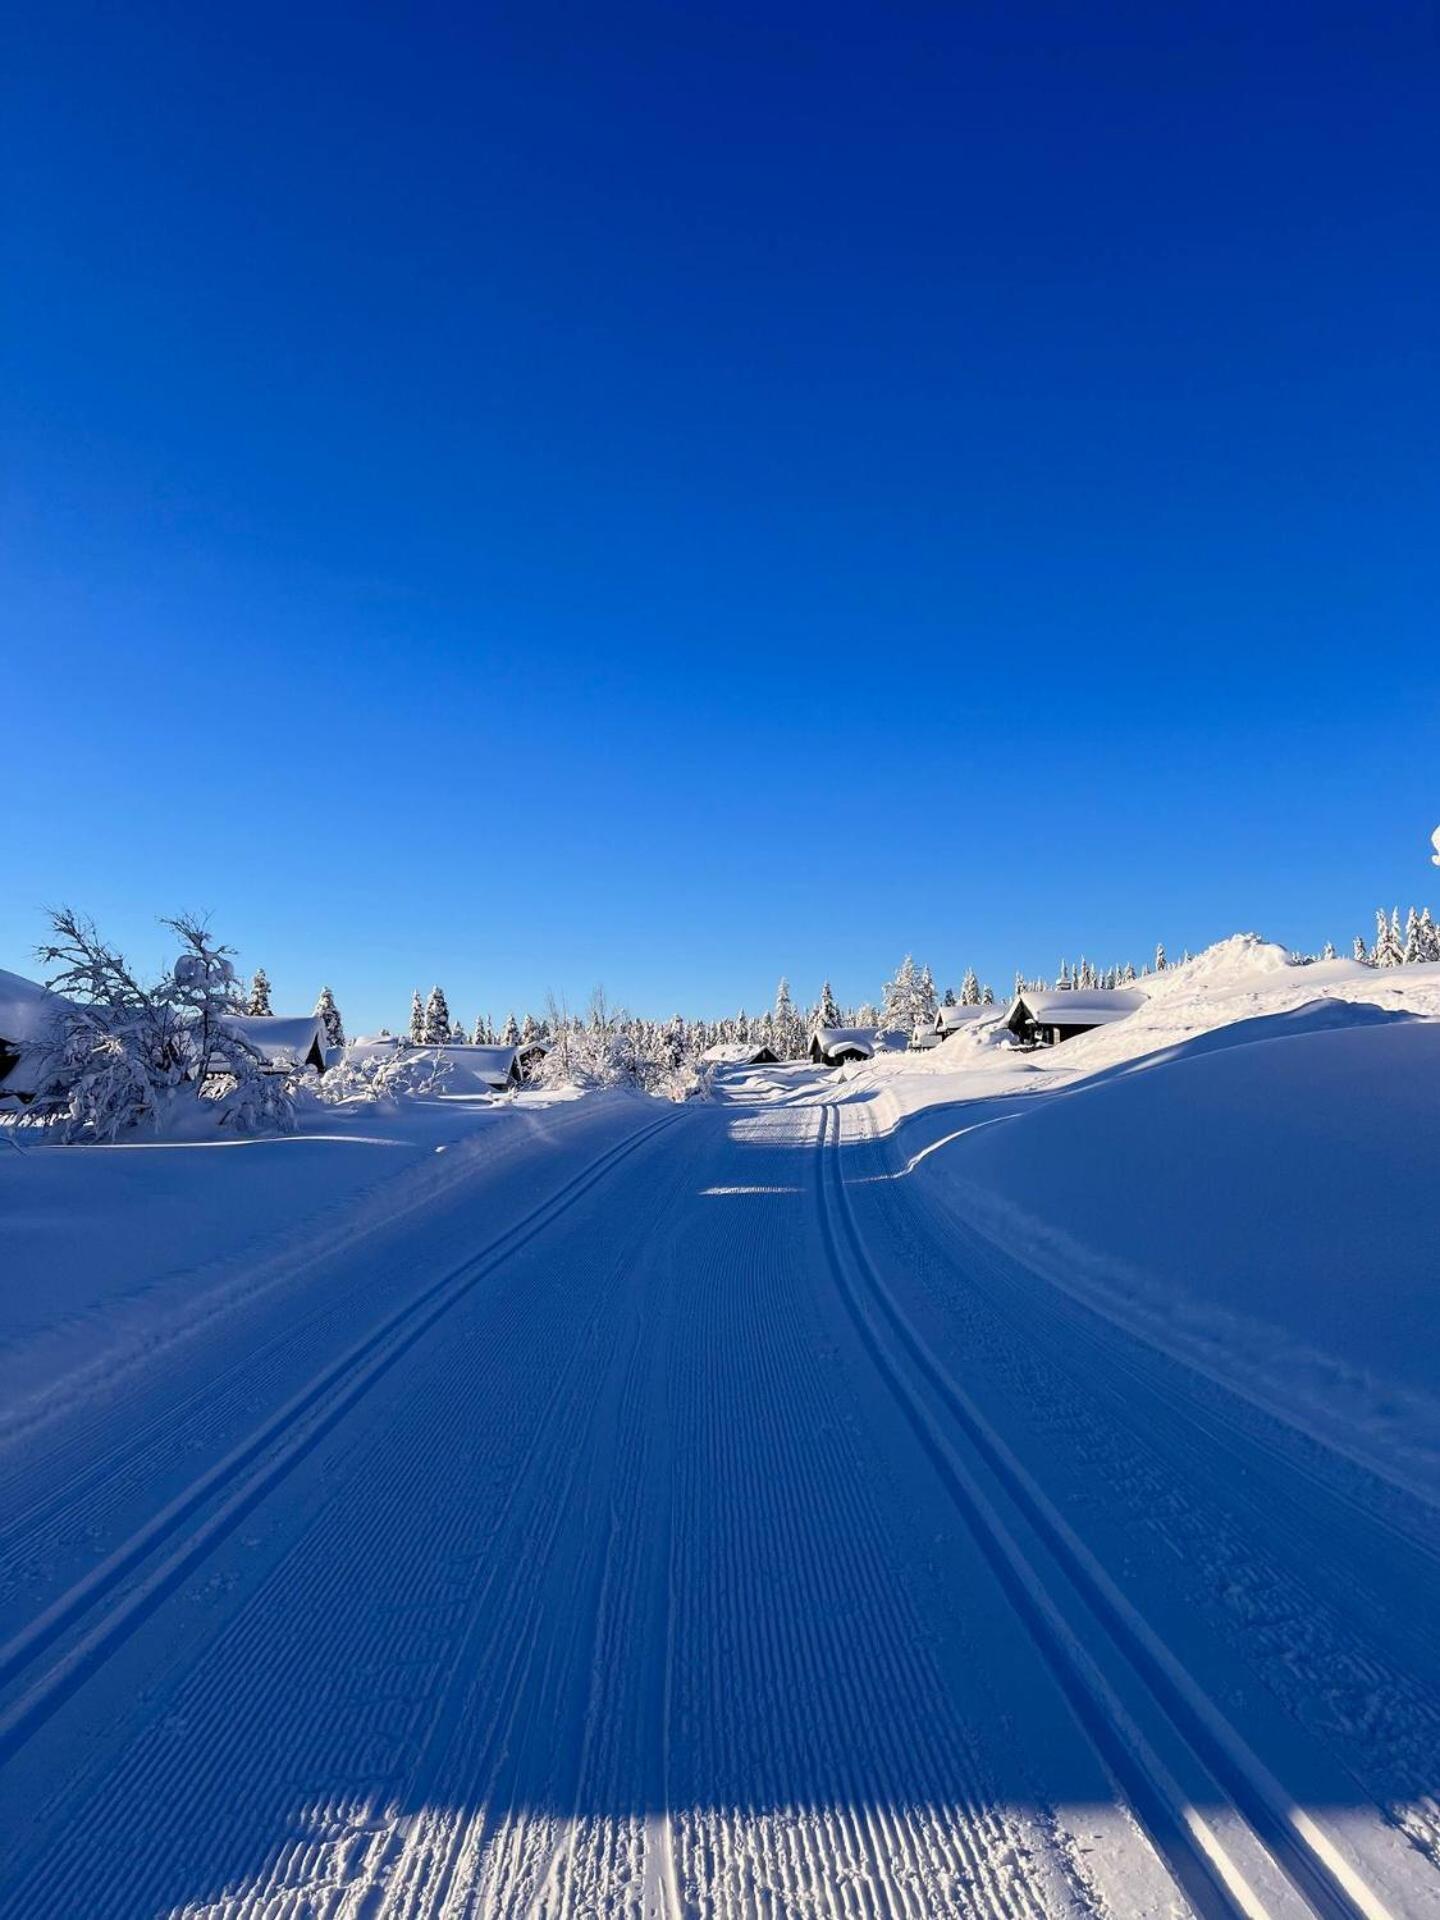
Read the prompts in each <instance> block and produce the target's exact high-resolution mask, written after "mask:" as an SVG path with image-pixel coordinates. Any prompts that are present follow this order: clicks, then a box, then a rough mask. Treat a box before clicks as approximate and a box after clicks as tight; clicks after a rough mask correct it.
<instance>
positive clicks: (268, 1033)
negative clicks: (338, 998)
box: [221, 1013, 325, 1067]
mask: <svg viewBox="0 0 1440 1920" xmlns="http://www.w3.org/2000/svg"><path fill="white" fill-rule="evenodd" d="M221 1025H222V1026H223V1027H224V1028H225V1030H226V1031H227V1032H228V1033H233V1034H235V1035H236V1036H237V1037H238V1038H239V1039H241V1040H248V1041H249V1043H250V1045H251V1046H252V1047H254V1049H255V1051H256V1052H257V1053H258V1054H259V1055H260V1057H261V1059H262V1060H265V1061H266V1062H268V1064H269V1065H271V1066H275V1067H303V1066H306V1065H313V1064H314V1061H313V1059H312V1054H313V1053H314V1052H315V1050H316V1049H317V1048H318V1049H319V1056H320V1058H321V1059H322V1060H323V1059H324V1057H325V1025H324V1022H323V1021H322V1020H320V1019H319V1018H318V1016H317V1015H315V1014H313V1013H305V1014H293V1015H292V1014H262V1013H229V1014H226V1015H225V1017H224V1019H223V1020H222V1022H221Z"/></svg>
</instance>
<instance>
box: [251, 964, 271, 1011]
mask: <svg viewBox="0 0 1440 1920" xmlns="http://www.w3.org/2000/svg"><path fill="white" fill-rule="evenodd" d="M245 1011H246V1013H253V1014H257V1015H268V1016H269V1017H271V1018H272V1019H273V1017H274V1014H275V1009H274V1008H273V1007H272V1006H271V1004H270V976H269V974H267V973H266V971H265V969H264V968H263V967H257V968H256V969H255V973H254V977H253V978H252V980H251V982H250V1001H249V1004H248V1005H247V1007H246V1008H245Z"/></svg>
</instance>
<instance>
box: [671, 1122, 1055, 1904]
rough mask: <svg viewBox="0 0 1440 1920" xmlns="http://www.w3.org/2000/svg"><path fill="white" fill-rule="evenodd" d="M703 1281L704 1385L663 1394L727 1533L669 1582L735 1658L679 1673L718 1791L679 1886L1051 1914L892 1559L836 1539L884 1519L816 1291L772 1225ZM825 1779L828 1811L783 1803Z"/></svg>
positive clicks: (684, 1485) (692, 1506)
mask: <svg viewBox="0 0 1440 1920" xmlns="http://www.w3.org/2000/svg"><path fill="white" fill-rule="evenodd" d="M812 1139H813V1134H812ZM694 1281H695V1284H694V1286H693V1288H692V1295H693V1306H692V1307H691V1310H690V1323H689V1326H688V1328H687V1332H686V1339H687V1341H688V1343H689V1345H690V1348H691V1355H690V1361H689V1364H690V1366H691V1368H693V1369H694V1380H695V1388H694V1390H693V1391H691V1392H689V1393H686V1394H677V1397H676V1417H677V1420H678V1421H679V1422H680V1428H679V1431H678V1432H677V1439H676V1452H677V1457H678V1458H679V1460H680V1461H681V1463H682V1471H681V1479H680V1482H679V1484H678V1486H677V1489H676V1497H677V1501H678V1503H679V1509H680V1511H682V1512H684V1513H687V1514H689V1515H691V1516H692V1522H693V1518H694V1516H696V1515H697V1514H703V1513H705V1512H706V1511H707V1503H708V1505H713V1506H714V1508H715V1512H714V1515H713V1522H714V1524H715V1526H716V1527H717V1528H718V1533H717V1535H716V1537H715V1540H714V1541H713V1543H712V1546H711V1550H710V1553H709V1556H708V1558H707V1557H704V1556H701V1555H700V1554H699V1548H698V1543H695V1542H693V1541H692V1542H689V1543H687V1544H688V1546H689V1551H687V1552H682V1554H681V1558H680V1580H679V1587H680V1594H681V1605H682V1608H683V1609H685V1610H686V1611H687V1612H689V1613H690V1615H691V1616H692V1617H693V1613H694V1610H695V1609H697V1608H699V1609H701V1615H700V1617H701V1618H702V1619H703V1618H704V1609H705V1608H706V1607H707V1606H708V1608H709V1610H710V1611H711V1612H712V1613H714V1614H717V1616H718V1617H717V1618H716V1624H715V1626H714V1627H713V1628H710V1629H709V1630H708V1631H705V1632H703V1633H701V1635H700V1637H701V1638H702V1639H703V1640H704V1642H705V1643H706V1644H712V1645H715V1646H716V1647H717V1648H718V1649H726V1650H729V1649H733V1653H730V1654H729V1655H728V1657H717V1658H716V1659H715V1661H714V1664H713V1669H712V1672H711V1677H710V1685H709V1687H703V1685H702V1679H701V1674H702V1672H703V1668H702V1669H701V1670H696V1669H695V1668H694V1667H690V1668H688V1669H687V1671H686V1673H685V1675H684V1679H685V1681H686V1682H687V1684H686V1686H685V1688H684V1689H683V1692H682V1695H681V1696H680V1697H679V1698H677V1701H676V1711H677V1713H678V1714H679V1715H680V1718H681V1722H682V1724H685V1725H688V1726H689V1728H690V1729H691V1737H692V1738H693V1739H694V1740H696V1741H697V1743H698V1748H699V1750H698V1752H697V1758H696V1764H697V1766H698V1769H699V1774H700V1777H701V1778H704V1779H709V1780H714V1781H716V1782H719V1783H722V1786H721V1791H720V1794H719V1798H718V1800H717V1802H716V1804H715V1805H714V1806H713V1807H708V1808H699V1807H693V1806H692V1807H690V1808H687V1809H686V1810H685V1811H684V1812H683V1814H682V1815H681V1816H680V1817H679V1818H678V1819H677V1822H676V1828H677V1850H678V1857H679V1863H680V1870H681V1885H682V1891H683V1892H684V1893H685V1894H686V1895H687V1896H688V1898H689V1901H690V1904H691V1906H692V1907H693V1908H694V1910H695V1911H696V1912H697V1913H699V1914H700V1915H701V1916H702V1920H711V1916H713V1917H714V1920H753V1916H755V1915H759V1914H766V1913H770V1912H774V1911H777V1910H778V1911H783V1912H787V1913H789V1912H797V1913H798V1912H806V1913H817V1914H826V1915H830V1916H833V1917H834V1920H851V1917H852V1916H864V1920H882V1917H883V1920H899V1917H900V1916H913V1920H923V1916H925V1915H928V1914H934V1913H936V1912H937V1911H940V1910H942V1908H943V1909H944V1910H947V1911H948V1910H950V1905H951V1898H952V1897H953V1896H952V1895H951V1894H950V1889H951V1888H952V1887H953V1886H955V1885H963V1886H964V1887H965V1888H966V1889H967V1892H968V1899H967V1902H966V1905H967V1910H969V1911H974V1910H977V1907H978V1910H979V1911H981V1912H986V1913H990V1914H993V1915H995V1916H1001V1915H1003V1916H1006V1920H1017V1917H1018V1916H1021V1915H1038V1914H1039V1913H1041V1912H1042V1911H1043V1902H1042V1901H1041V1899H1040V1898H1039V1897H1038V1895H1037V1894H1035V1893H1034V1892H1033V1891H1032V1889H1031V1888H1030V1886H1029V1885H1028V1884H1027V1881H1026V1879H1025V1877H1024V1875H1023V1871H1022V1876H1021V1877H1020V1879H1019V1880H1018V1881H1016V1880H1010V1879H1007V1878H1006V1877H1005V1875H1004V1874H1003V1872H997V1871H996V1864H995V1863H996V1862H997V1861H998V1860H1000V1859H1003V1858H1005V1857H1006V1856H1010V1857H1012V1858H1013V1857H1014V1856H1015V1855H1016V1853H1017V1849H1016V1848H1015V1846H1014V1836H1013V1835H1011V1834H1010V1833H1008V1832H1007V1831H1006V1829H1005V1827H1004V1824H1003V1821H1002V1820H1001V1818H1000V1817H999V1816H998V1815H997V1813H996V1812H995V1810H994V1808H993V1805H987V1804H986V1801H985V1796H984V1791H983V1787H982V1785H981V1782H980V1779H979V1777H978V1775H977V1773H976V1770H975V1767H974V1763H973V1761H972V1760H971V1758H970V1756H969V1754H968V1752H967V1751H965V1749H964V1744H963V1735H962V1734H961V1732H960V1730H959V1729H958V1728H957V1727H956V1726H955V1725H954V1723H953V1721H952V1719H951V1717H950V1716H949V1715H948V1714H947V1713H946V1712H945V1711H943V1710H941V1711H937V1710H936V1705H935V1703H936V1702H937V1700H939V1699H940V1698H942V1697H943V1687H942V1686H941V1684H940V1682H939V1677H938V1675H936V1674H934V1673H933V1672H931V1671H929V1670H928V1662H927V1660H926V1657H925V1655H924V1653H923V1651H922V1648H923V1641H924V1636H923V1633H921V1632H920V1631H919V1630H918V1622H917V1621H915V1620H914V1619H913V1618H910V1617H908V1608H907V1606H906V1604H905V1602H904V1600H903V1598H902V1596H901V1593H900V1592H899V1591H897V1589H896V1587H895V1585H894V1584H893V1581H892V1580H891V1579H890V1578H888V1577H887V1574H886V1571H885V1565H886V1562H885V1556H884V1555H883V1554H871V1553H862V1554H860V1555H858V1556H849V1557H845V1558H844V1560H843V1567H842V1565H841V1562H840V1558H839V1556H838V1546H839V1543H841V1542H845V1541H855V1540H862V1539H864V1540H878V1539H879V1538H881V1537H883V1534H884V1531H885V1529H884V1527H883V1525H882V1523H881V1521H880V1517H879V1515H878V1514H877V1513H876V1512H875V1511H874V1510H873V1508H872V1506H871V1503H870V1500H869V1497H868V1496H867V1495H866V1494H865V1493H864V1492H863V1491H862V1488H863V1486H864V1484H865V1483H864V1480H863V1476H862V1475H861V1473H860V1472H859V1470H858V1469H859V1463H858V1461H857V1460H856V1458H855V1456H854V1450H853V1448H854V1443H853V1442H852V1440H851V1439H850V1437H849V1436H848V1434H847V1433H846V1431H845V1429H844V1427H843V1426H839V1427H837V1425H836V1422H835V1414H836V1411H837V1409H836V1404H835V1401H834V1398H833V1382H831V1381H827V1380H826V1378H825V1376H824V1375H823V1373H822V1372H821V1371H819V1370H818V1369H817V1366H816V1360H815V1344H814V1333H815V1330H814V1328H813V1327H812V1326H811V1325H809V1324H808V1323H807V1322H806V1321H805V1320H804V1318H803V1317H802V1301H803V1300H805V1299H807V1298H808V1297H809V1296H808V1295H807V1294H806V1293H805V1292H804V1290H803V1289H799V1288H797V1286H796V1282H795V1277H794V1275H793V1273H791V1272H790V1271H789V1270H788V1269H787V1264H786V1262H785V1259H784V1255H783V1252H779V1251H777V1250H776V1248H775V1247H774V1245H773V1244H772V1243H771V1242H770V1241H769V1240H768V1238H767V1237H766V1236H764V1235H763V1233H762V1234H761V1235H760V1236H759V1237H758V1238H757V1241H756V1244H755V1246H754V1248H753V1250H752V1249H749V1248H747V1250H746V1254H745V1259H744V1262H743V1266H742V1267H739V1268H737V1267H736V1266H734V1265H733V1264H728V1263H727V1262H726V1261H724V1260H723V1259H722V1258H721V1256H720V1250H719V1249H716V1248H707V1249H706V1257H705V1259H704V1260H703V1263H702V1265H701V1267H700V1269H699V1271H698V1272H697V1273H696V1275H695V1276H694ZM677 1364H679V1363H678V1362H677ZM732 1375H733V1376H735V1377H734V1378H732V1377H731V1376H732ZM747 1376H748V1377H747ZM687 1377H691V1376H689V1375H687ZM737 1389H739V1392H738V1393H737ZM817 1436H818V1438H817ZM817 1450H818V1453H819V1455H820V1457H821V1459H823V1466H819V1467H818V1468H817V1458H816V1455H817ZM780 1489H786V1490H788V1491H787V1492H786V1493H785V1494H784V1495H783V1496H782V1495H781V1493H780V1492H779V1490H780ZM800 1489H803V1492H802V1493H800V1494H799V1497H796V1496H797V1490H800ZM717 1490H718V1495H719V1497H718V1499H717ZM842 1575H843V1586H842V1585H840V1584H837V1581H838V1580H839V1579H840V1578H841V1577H842ZM856 1614H860V1615H862V1616H863V1617H864V1618H866V1619H869V1620H873V1621H874V1622H876V1623H877V1624H876V1627H875V1630H874V1631H873V1632H871V1633H869V1634H867V1635H866V1636H865V1652H866V1656H867V1669H868V1670H864V1671H862V1670H860V1669H858V1668H856V1666H855V1658H856V1651H857V1649H856V1644H855V1631H854V1629H853V1628H847V1627H846V1625H845V1624H844V1623H846V1622H847V1621H849V1620H851V1619H853V1618H854V1617H855V1615H856ZM880 1623H883V1624H880ZM694 1631H699V1630H698V1629H696V1630H694ZM692 1637H693V1634H692ZM737 1666H738V1667H739V1668H740V1670H741V1671H743V1673H744V1674H746V1675H747V1676H749V1677H750V1680H751V1684H752V1685H753V1684H757V1683H758V1684H759V1685H760V1686H761V1687H762V1693H761V1696H760V1697H761V1698H765V1697H768V1696H769V1694H770V1693H771V1692H772V1691H773V1694H774V1697H775V1698H776V1699H778V1700H788V1701H803V1702H804V1703H805V1718H804V1719H803V1720H800V1721H797V1720H796V1719H795V1718H794V1716H792V1715H791V1714H789V1713H782V1714H780V1716H779V1717H778V1718H777V1719H776V1720H774V1721H773V1722H770V1723H767V1725H766V1726H765V1727H764V1728H763V1729H759V1728H757V1727H756V1726H754V1725H753V1724H750V1723H748V1722H747V1721H746V1719H745V1718H744V1716H743V1715H737V1705H738V1704H739V1701H740V1700H741V1699H743V1698H744V1697H745V1694H744V1692H743V1690H742V1693H741V1694H740V1695H739V1696H737V1694H736V1692H735V1688H734V1683H733V1672H734V1669H735V1668H736V1667H737ZM857 1683H858V1690H857ZM697 1687H700V1688H702V1690H701V1691H699V1692H698V1693H697V1692H696V1688H697ZM881 1702H883V1703H884V1706H883V1707H880V1708H879V1710H878V1711H877V1707H878V1706H879V1703H881ZM922 1703H923V1704H922ZM857 1766H863V1767H864V1768H865V1772H864V1775H863V1777H862V1775H861V1774H860V1773H858V1772H857V1771H856V1768H857ZM817 1767H818V1768H819V1775H820V1777H821V1778H823V1779H824V1781H825V1793H824V1797H823V1802H822V1803H819V1804H815V1803H807V1804H805V1805H801V1806H797V1805H794V1804H791V1803H789V1802H788V1800H787V1795H788V1794H789V1793H790V1792H793V1790H794V1785H795V1783H796V1782H797V1781H804V1780H807V1779H814V1778H816V1770H817ZM917 1777H923V1778H928V1779H930V1780H933V1781H936V1782H939V1781H942V1780H943V1781H946V1782H948V1783H949V1785H950V1790H951V1792H952V1793H953V1792H955V1790H956V1788H957V1786H958V1783H959V1782H960V1781H962V1780H968V1782H969V1786H968V1790H967V1791H966V1793H965V1797H964V1800H963V1803H962V1804H956V1803H955V1802H954V1801H952V1802H951V1803H950V1804H947V1805H943V1806H940V1805H932V1804H925V1803H923V1796H922V1797H921V1801H922V1803H920V1804H916V1798H917V1796H915V1795H914V1793H913V1792H911V1793H907V1792H906V1791H905V1790H904V1788H903V1786H902V1782H904V1781H905V1780H907V1779H909V1780H912V1781H913V1780H914V1779H916V1778H917ZM741 1781H743V1782H744V1786H745V1793H744V1798H743V1799H742V1800H740V1801H738V1802H736V1803H733V1804H729V1805H727V1804H725V1799H724V1790H723V1783H725V1782H736V1783H738V1782H741ZM1022 1857H1023V1856H1022ZM777 1901H778V1902H779V1906H778V1908H777V1907H776V1905H775V1904H774V1903H775V1902H777ZM972 1903H974V1904H972Z"/></svg>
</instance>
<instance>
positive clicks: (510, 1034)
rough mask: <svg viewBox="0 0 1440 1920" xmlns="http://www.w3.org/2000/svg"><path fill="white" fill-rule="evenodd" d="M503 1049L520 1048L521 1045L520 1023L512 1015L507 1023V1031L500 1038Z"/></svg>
mask: <svg viewBox="0 0 1440 1920" xmlns="http://www.w3.org/2000/svg"><path fill="white" fill-rule="evenodd" d="M500 1044H501V1046H502V1047H518V1046H519V1044H520V1022H519V1021H518V1020H517V1019H516V1018H515V1015H514V1014H513V1013H512V1014H511V1015H510V1017H509V1019H508V1020H507V1021H506V1022H505V1031H504V1032H503V1033H502V1034H501V1036H500Z"/></svg>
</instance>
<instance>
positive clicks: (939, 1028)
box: [935, 1006, 1001, 1033]
mask: <svg viewBox="0 0 1440 1920" xmlns="http://www.w3.org/2000/svg"><path fill="white" fill-rule="evenodd" d="M1000 1011H1001V1009H1000V1008H999V1007H996V1006H989V1007H941V1008H940V1010H939V1012H938V1013H937V1014H936V1015H935V1031H936V1032H937V1033H956V1032H958V1031H959V1029H960V1028H961V1027H968V1026H970V1025H972V1024H973V1023H974V1022H975V1021H976V1020H994V1019H996V1018H998V1017H999V1014H1000Z"/></svg>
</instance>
